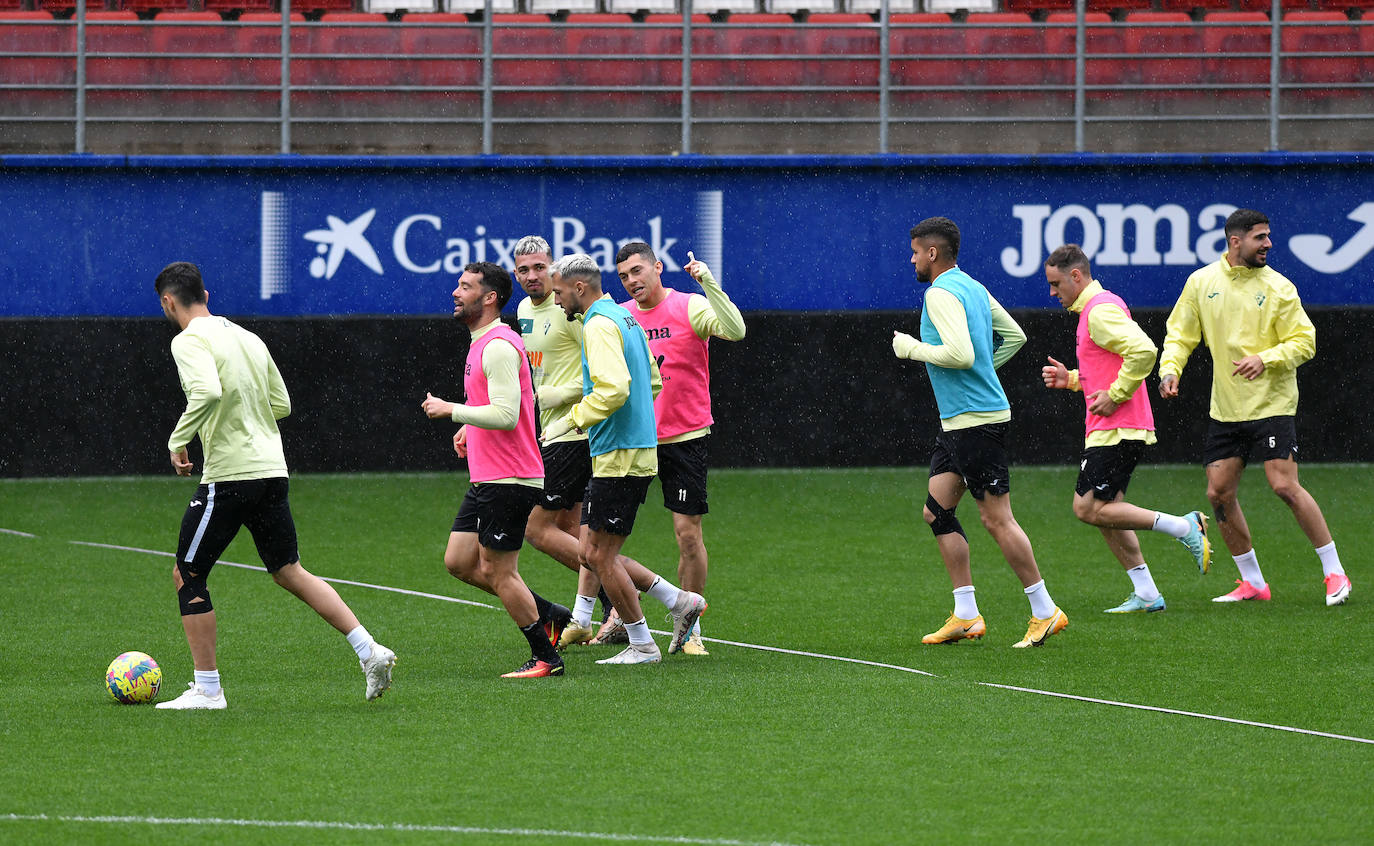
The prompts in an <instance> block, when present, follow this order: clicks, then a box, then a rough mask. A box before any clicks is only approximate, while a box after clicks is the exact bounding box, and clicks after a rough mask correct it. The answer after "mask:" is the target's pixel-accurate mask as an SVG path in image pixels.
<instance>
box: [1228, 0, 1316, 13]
mask: <svg viewBox="0 0 1374 846" xmlns="http://www.w3.org/2000/svg"><path fill="white" fill-rule="evenodd" d="M1239 5H1240V10H1241V11H1243V12H1268V11H1269V10H1270V9H1272V8H1274V4H1273V2H1272V0H1240V4H1239ZM1322 5H1325V4H1322ZM1279 8H1280V9H1284V10H1288V9H1306V8H1307V0H1279Z"/></svg>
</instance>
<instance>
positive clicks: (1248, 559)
mask: <svg viewBox="0 0 1374 846" xmlns="http://www.w3.org/2000/svg"><path fill="white" fill-rule="evenodd" d="M1231 557H1232V558H1234V559H1235V560H1236V569H1238V570H1240V577H1241V578H1242V579H1244V580H1245V581H1247V582H1249V583H1250V584H1251V585H1253V586H1254V587H1255V589H1256V590H1264V586H1265V584H1266V582H1265V581H1264V574H1263V573H1261V572H1260V567H1259V561H1257V560H1255V550H1254V549H1253V548H1252V549H1251V550H1250V551H1249V552H1246V553H1244V554H1242V555H1233V556H1231Z"/></svg>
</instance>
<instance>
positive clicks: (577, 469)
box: [511, 235, 624, 649]
mask: <svg viewBox="0 0 1374 846" xmlns="http://www.w3.org/2000/svg"><path fill="white" fill-rule="evenodd" d="M511 253H512V254H513V255H514V257H515V281H516V282H518V283H519V284H520V287H521V288H523V289H524V290H525V293H526V294H527V295H528V296H527V297H526V298H525V299H523V300H521V301H520V303H519V305H517V306H516V317H517V318H518V320H519V323H520V340H521V342H522V343H523V344H524V345H525V355H526V356H527V357H528V358H529V361H530V373H531V375H532V377H533V380H534V393H535V397H536V399H538V401H539V423H540V428H541V430H542V429H544V428H547V427H548V426H549V424H551V423H553V421H555V420H558V419H559V418H561V417H565V416H566V415H567V413H568V411H569V409H571V408H572V406H573V404H574V403H576V402H577V401H578V400H580V399H582V324H581V323H579V322H577V321H576V320H568V318H567V315H566V314H564V312H563V309H561V308H559V306H558V303H557V302H555V301H554V297H553V290H552V288H551V287H550V280H549V271H550V269H551V267H552V266H553V259H552V258H551V257H550V251H549V243H548V242H547V241H545V240H544V239H543V238H540V237H539V236H538V235H527V236H525V237H524V238H521V239H520V240H519V241H517V242H516V244H515V248H514V249H513V250H511ZM540 452H541V454H542V456H543V460H544V491H543V493H542V495H541V496H540V498H539V501H538V503H536V505H535V506H534V510H533V511H531V512H530V519H529V523H528V525H527V526H526V527H525V539H526V540H528V541H529V542H530V544H531V545H532V546H533V547H534V548H535V549H537V550H539V551H540V552H542V553H544V554H545V555H547V556H549V557H550V558H552V559H554V560H555V561H557V562H559V563H560V564H562V565H563V566H565V567H567V568H568V569H570V570H572V571H573V572H574V573H580V572H581V570H582V563H581V554H582V553H581V547H582V541H581V537H580V528H579V527H580V525H581V518H582V496H583V494H584V493H585V492H586V490H587V482H588V481H590V480H591V477H592V456H591V453H590V452H588V451H587V435H586V434H585V433H582V432H578V431H577V430H575V429H574V430H571V431H569V432H567V433H566V434H564V435H561V436H559V437H558V438H557V439H556V440H553V441H551V442H549V443H545V444H543V445H542V446H541V448H540ZM592 593H593V594H596V593H597V591H596V590H593V591H592ZM603 605H606V607H607V609H608V616H609V608H610V606H609V605H608V604H607V603H606V601H605V599H604V595H603ZM560 607H561V606H560ZM586 616H587V619H586V621H585V623H586V625H574V626H572V627H571V628H569V627H568V623H569V622H570V621H571V620H572V616H571V615H570V616H569V618H568V619H567V620H558V621H555V623H554V624H553V625H551V626H550V627H549V634H550V636H551V637H552V638H553V641H554V643H556V644H558V646H559V648H560V649H561V648H563V647H564V646H566V645H568V644H569V643H581V642H584V641H586V640H589V639H591V636H592V630H591V622H590V621H591V609H587V615H586ZM621 631H624V629H623V628H622V629H621Z"/></svg>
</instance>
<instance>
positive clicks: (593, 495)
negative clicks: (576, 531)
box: [582, 476, 654, 536]
mask: <svg viewBox="0 0 1374 846" xmlns="http://www.w3.org/2000/svg"><path fill="white" fill-rule="evenodd" d="M653 480H654V477H653V476H612V477H608V478H599V477H596V476H593V477H592V481H591V483H590V484H588V485H587V498H586V500H585V501H584V502H583V503H582V524H583V525H584V526H586V527H587V528H589V529H591V530H592V531H594V532H605V533H606V534H608V535H621V536H625V535H628V534H630V532H631V531H632V530H633V529H634V527H635V515H637V514H638V513H639V506H641V505H643V504H644V500H645V498H646V497H648V495H649V483H650V482H652V481H653Z"/></svg>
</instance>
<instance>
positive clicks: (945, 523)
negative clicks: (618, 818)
mask: <svg viewBox="0 0 1374 846" xmlns="http://www.w3.org/2000/svg"><path fill="white" fill-rule="evenodd" d="M926 508H927V509H928V510H929V511H930V513H931V514H933V515H935V519H934V520H931V521H930V530H931V531H932V532H934V533H935V537H937V538H938V537H939V536H940V535H948V534H951V533H956V532H957V533H958V534H959V535H960V536H961V537H963V538H964V540H968V535H966V534H964V527H963V526H961V525H959V518H958V517H955V516H954V512H953V511H950V510H949V509H947V508H944V507H943V506H941V505H940V503H938V502H936V501H935V497H933V496H930V495H927V496H926Z"/></svg>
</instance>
